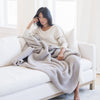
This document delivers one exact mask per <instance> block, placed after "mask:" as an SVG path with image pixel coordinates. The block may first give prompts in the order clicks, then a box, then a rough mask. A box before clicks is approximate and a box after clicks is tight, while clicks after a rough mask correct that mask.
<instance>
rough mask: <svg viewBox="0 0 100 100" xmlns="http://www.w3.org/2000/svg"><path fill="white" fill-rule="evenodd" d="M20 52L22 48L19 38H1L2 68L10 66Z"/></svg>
mask: <svg viewBox="0 0 100 100" xmlns="http://www.w3.org/2000/svg"><path fill="white" fill-rule="evenodd" d="M20 52H21V46H20V43H19V39H18V38H17V37H4V38H0V66H5V65H10V64H11V61H12V59H13V58H14V57H15V56H17V55H18V54H19V53H20Z"/></svg>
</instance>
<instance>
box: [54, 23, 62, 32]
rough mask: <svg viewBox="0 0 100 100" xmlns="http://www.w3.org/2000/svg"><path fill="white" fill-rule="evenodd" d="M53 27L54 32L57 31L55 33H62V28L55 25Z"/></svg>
mask: <svg viewBox="0 0 100 100" xmlns="http://www.w3.org/2000/svg"><path fill="white" fill-rule="evenodd" d="M53 26H54V28H55V30H57V31H63V30H62V28H61V27H60V26H59V25H57V24H55V25H53Z"/></svg>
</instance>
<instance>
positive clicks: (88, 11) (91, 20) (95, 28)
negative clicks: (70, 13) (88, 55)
mask: <svg viewBox="0 0 100 100" xmlns="http://www.w3.org/2000/svg"><path fill="white" fill-rule="evenodd" d="M77 2H78V8H77V9H78V10H77V13H78V18H77V25H78V26H77V38H78V40H79V41H86V42H89V43H94V44H95V45H96V52H97V54H96V58H97V62H96V63H97V71H98V72H100V61H99V59H100V44H99V43H100V0H77Z"/></svg>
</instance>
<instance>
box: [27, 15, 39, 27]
mask: <svg viewBox="0 0 100 100" xmlns="http://www.w3.org/2000/svg"><path fill="white" fill-rule="evenodd" d="M38 21H39V20H38V18H37V17H36V18H33V19H32V21H31V22H30V23H29V25H28V26H27V29H29V28H30V27H31V25H32V24H34V23H37V22H38Z"/></svg>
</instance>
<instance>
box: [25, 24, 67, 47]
mask: <svg viewBox="0 0 100 100" xmlns="http://www.w3.org/2000/svg"><path fill="white" fill-rule="evenodd" d="M34 34H38V35H39V36H40V37H41V39H43V40H44V41H45V42H46V43H47V44H48V45H54V46H59V47H61V48H62V47H64V48H67V45H68V44H67V41H66V39H65V37H64V34H63V32H62V30H61V28H60V27H59V26H57V25H53V26H51V28H50V29H48V30H47V31H43V30H42V29H41V27H37V28H35V29H34V30H33V31H31V32H30V30H29V29H26V31H25V33H24V35H34Z"/></svg>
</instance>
